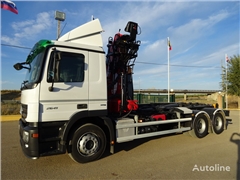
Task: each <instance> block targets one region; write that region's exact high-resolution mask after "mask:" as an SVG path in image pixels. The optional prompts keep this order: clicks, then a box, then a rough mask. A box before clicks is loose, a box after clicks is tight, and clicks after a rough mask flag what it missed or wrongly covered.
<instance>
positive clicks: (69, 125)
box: [60, 110, 107, 145]
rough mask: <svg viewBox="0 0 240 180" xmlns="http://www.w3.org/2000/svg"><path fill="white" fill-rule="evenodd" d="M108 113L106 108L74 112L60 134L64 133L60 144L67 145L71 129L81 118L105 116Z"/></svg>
mask: <svg viewBox="0 0 240 180" xmlns="http://www.w3.org/2000/svg"><path fill="white" fill-rule="evenodd" d="M106 114H107V111H106V110H96V111H80V112H77V113H75V114H73V115H72V116H71V117H70V119H69V121H68V122H67V123H66V124H65V125H64V127H63V128H62V130H61V132H60V134H62V136H61V142H60V144H61V145H65V143H66V141H67V137H68V135H69V131H70V129H71V128H72V127H73V125H74V124H75V123H77V122H80V121H79V119H84V118H89V117H101V116H105V115H106Z"/></svg>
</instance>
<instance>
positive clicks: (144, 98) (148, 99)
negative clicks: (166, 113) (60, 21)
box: [134, 93, 175, 104]
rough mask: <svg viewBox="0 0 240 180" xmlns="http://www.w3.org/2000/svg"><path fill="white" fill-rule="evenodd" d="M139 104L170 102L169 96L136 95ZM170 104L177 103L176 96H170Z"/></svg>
mask: <svg viewBox="0 0 240 180" xmlns="http://www.w3.org/2000/svg"><path fill="white" fill-rule="evenodd" d="M134 99H136V100H137V101H138V104H148V103H160V102H168V95H152V94H139V93H138V94H134ZM169 99H170V102H175V94H170V97H169Z"/></svg>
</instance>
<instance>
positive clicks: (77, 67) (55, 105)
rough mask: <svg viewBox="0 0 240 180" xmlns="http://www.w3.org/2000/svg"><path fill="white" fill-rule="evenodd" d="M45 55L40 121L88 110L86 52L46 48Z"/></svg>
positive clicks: (65, 117) (65, 118)
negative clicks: (55, 54) (47, 50)
mask: <svg viewBox="0 0 240 180" xmlns="http://www.w3.org/2000/svg"><path fill="white" fill-rule="evenodd" d="M56 52H58V57H57V59H56V56H55V64H54V53H56ZM46 58H47V60H46V63H45V68H44V72H43V79H42V82H41V87H40V98H39V100H40V102H39V103H40V104H39V111H40V113H39V121H42V122H47V121H65V120H69V119H70V117H71V116H72V115H73V114H75V113H77V112H80V111H86V110H88V107H89V100H88V99H89V93H88V92H89V90H88V89H89V85H88V84H89V82H88V81H89V80H88V79H89V78H88V51H84V50H78V49H71V48H62V47H56V49H54V48H52V49H50V50H49V52H48V54H47V56H46ZM54 66H55V68H54ZM51 87H52V88H51Z"/></svg>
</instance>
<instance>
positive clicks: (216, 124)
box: [212, 112, 224, 134]
mask: <svg viewBox="0 0 240 180" xmlns="http://www.w3.org/2000/svg"><path fill="white" fill-rule="evenodd" d="M212 125H213V131H214V133H215V134H221V133H222V132H223V131H224V118H223V115H222V114H221V113H220V112H217V113H216V114H215V116H214V118H213V122H212Z"/></svg>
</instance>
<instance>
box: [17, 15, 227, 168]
mask: <svg viewBox="0 0 240 180" xmlns="http://www.w3.org/2000/svg"><path fill="white" fill-rule="evenodd" d="M139 29H140V28H139V25H138V23H136V22H133V21H129V22H128V23H127V25H126V27H125V29H124V30H125V34H122V33H120V32H118V33H116V34H115V36H114V37H109V39H108V44H107V52H106V53H105V51H104V49H103V40H102V35H101V33H102V32H103V29H102V26H101V23H100V20H99V19H95V20H92V21H89V22H87V23H85V24H83V25H80V26H78V27H76V28H75V29H73V30H71V31H69V32H67V33H66V34H64V35H63V36H61V37H60V38H59V39H57V40H40V41H38V42H37V43H36V44H35V45H34V47H33V48H32V50H31V51H30V53H29V55H28V56H27V58H26V61H25V62H22V63H16V64H15V65H14V68H15V69H16V70H21V69H26V78H25V80H24V81H23V83H22V84H21V110H20V113H21V118H20V119H19V135H20V145H21V148H22V151H23V153H24V154H25V155H26V156H27V157H29V158H31V159H38V158H40V157H43V156H50V155H57V154H65V153H68V155H69V156H70V157H71V158H72V159H73V160H74V161H76V162H77V163H87V162H91V161H95V160H98V159H99V158H101V157H102V155H103V153H104V152H105V151H106V150H107V149H108V150H109V152H108V153H111V154H113V153H114V147H115V145H116V144H118V143H123V142H128V141H130V143H131V141H133V140H136V139H140V138H147V137H154V136H161V135H167V134H174V133H187V134H189V135H191V136H193V137H197V138H203V137H205V136H206V135H207V134H209V133H215V134H221V133H222V132H223V131H224V130H225V129H227V125H228V123H229V121H231V119H229V118H228V117H229V114H230V113H229V111H228V110H222V109H218V108H215V107H214V106H212V105H208V104H198V103H195V104H192V103H174V102H171V103H163V102H159V103H149V104H139V103H138V102H137V100H134V88H133V68H134V65H135V60H136V58H137V56H138V54H137V53H138V50H139V48H140V45H141V41H139V40H137V36H138V35H139Z"/></svg>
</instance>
